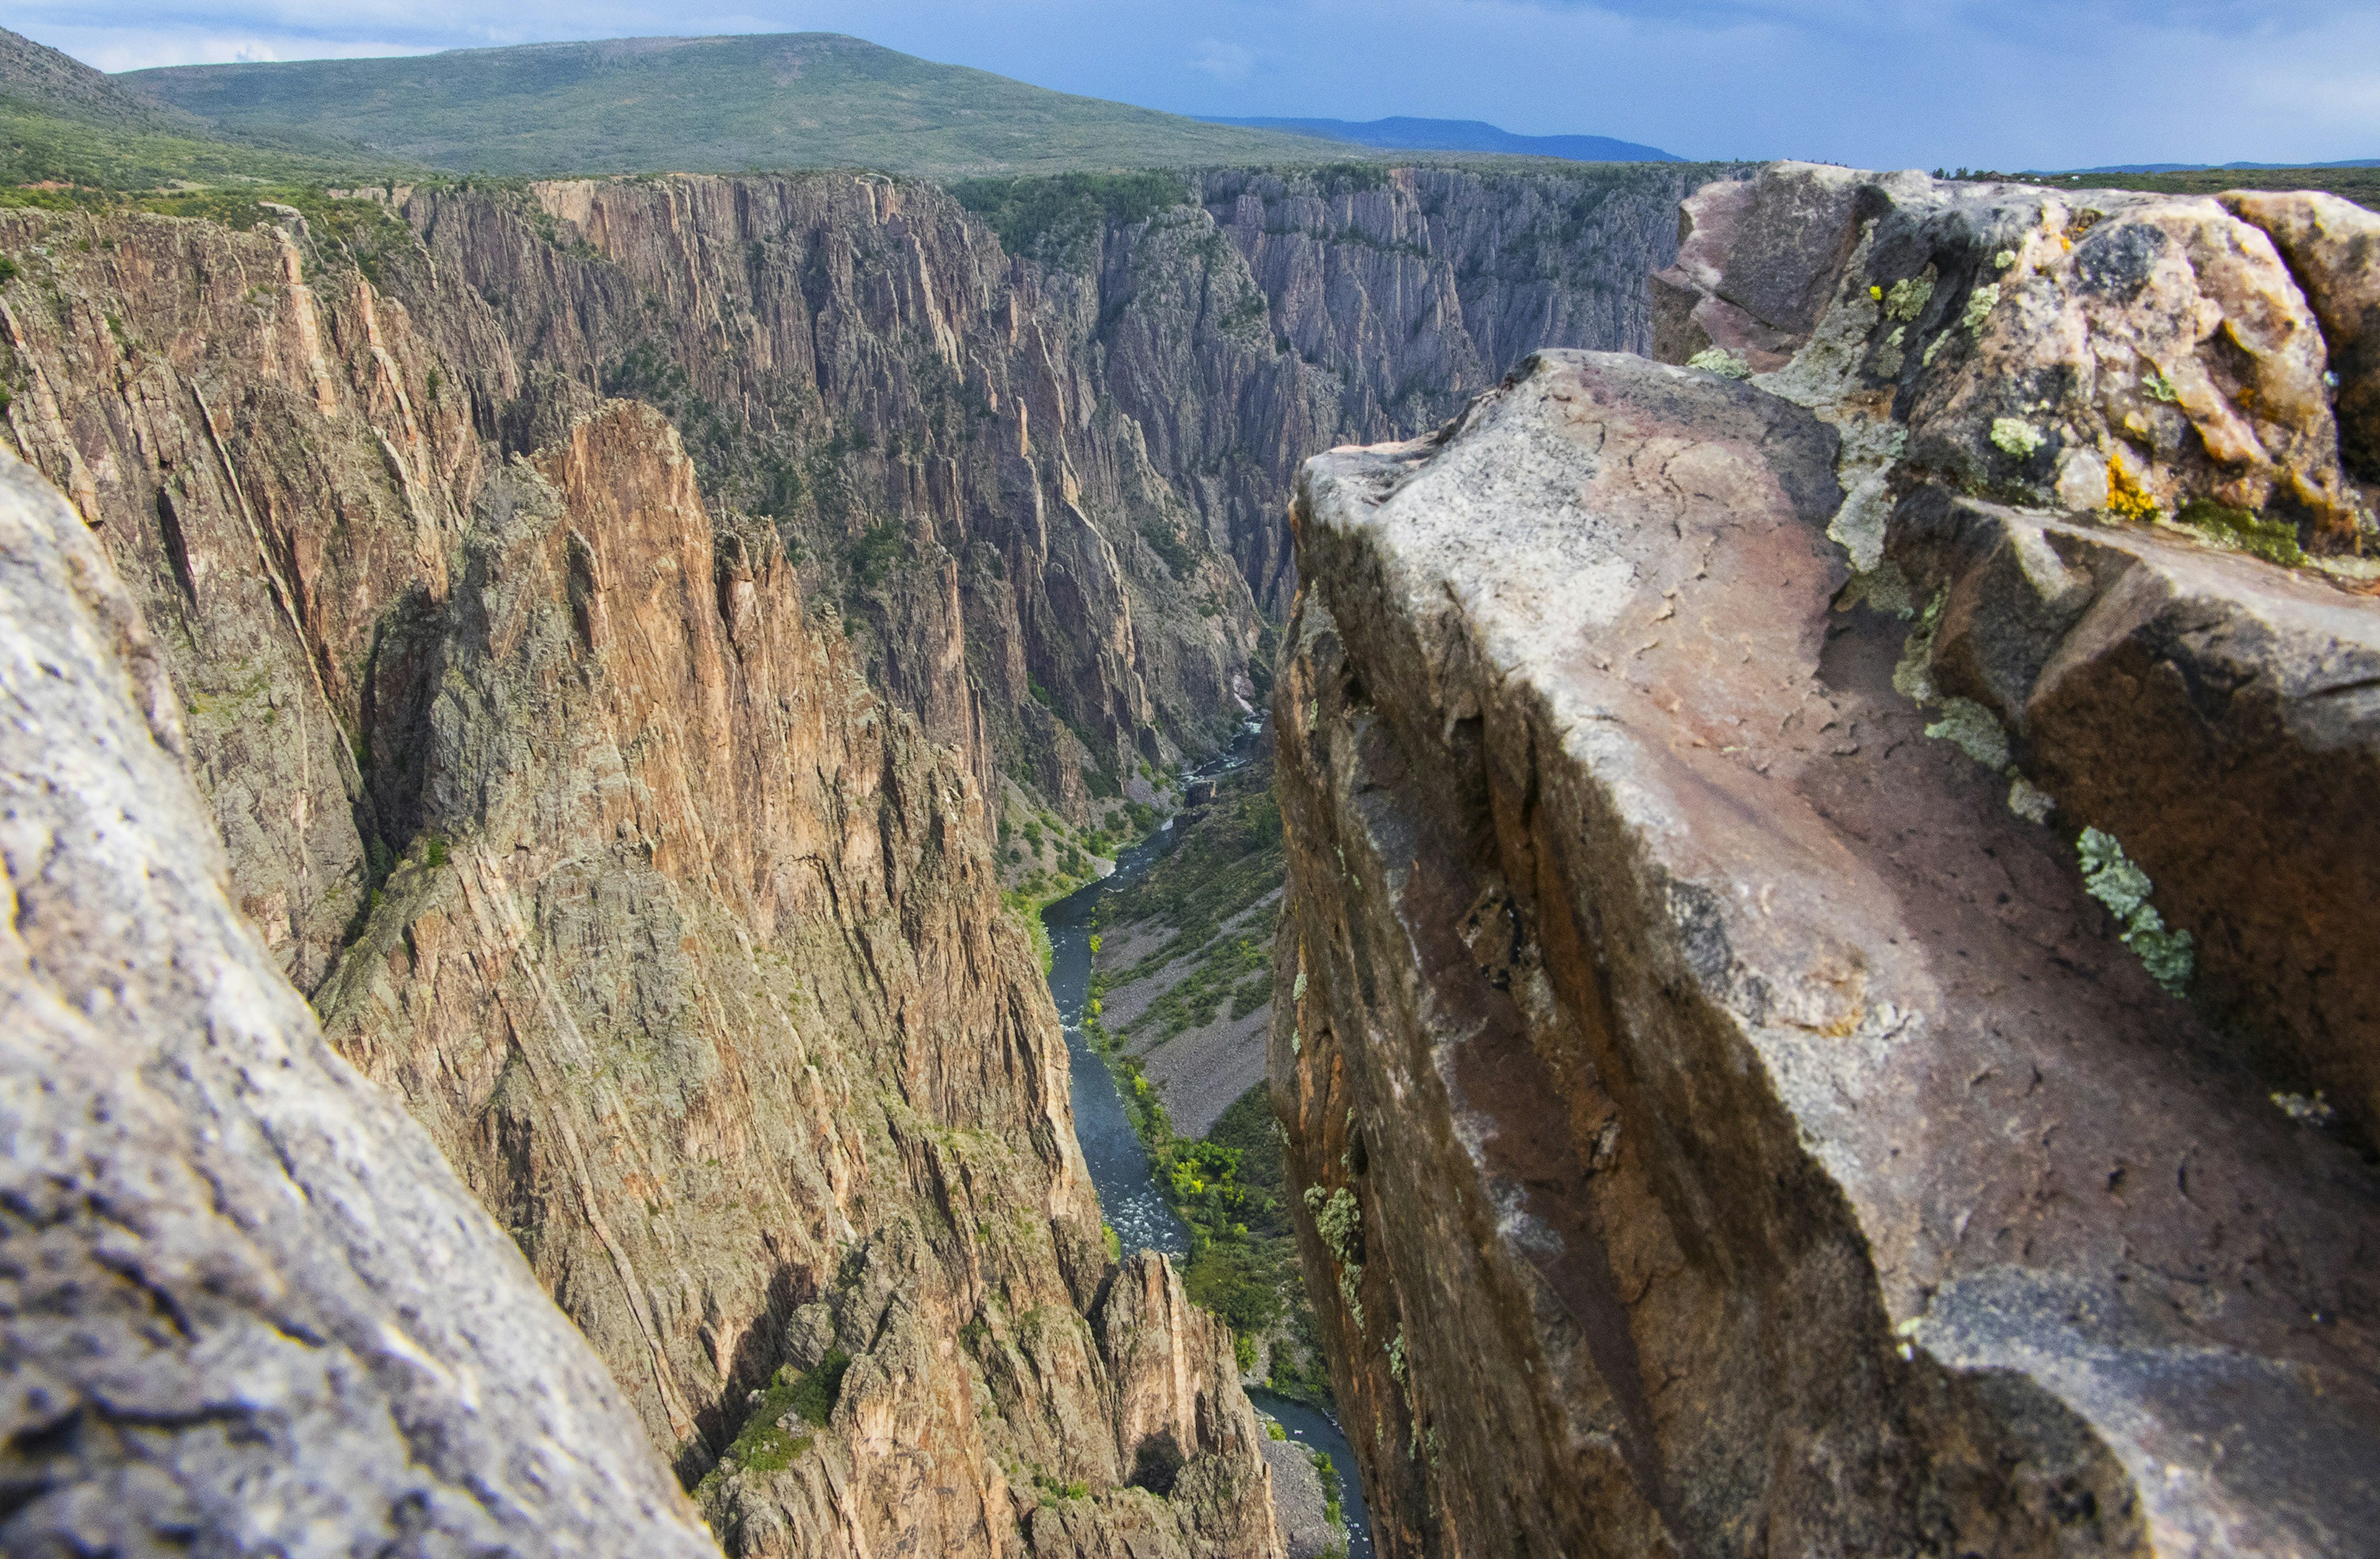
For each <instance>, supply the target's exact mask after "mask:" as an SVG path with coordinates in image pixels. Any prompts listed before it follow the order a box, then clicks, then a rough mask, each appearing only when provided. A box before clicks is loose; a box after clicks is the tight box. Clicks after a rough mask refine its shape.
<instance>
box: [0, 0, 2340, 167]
mask: <svg viewBox="0 0 2380 1559" xmlns="http://www.w3.org/2000/svg"><path fill="white" fill-rule="evenodd" d="M10 9H11V12H12V14H11V15H10V16H8V17H7V18H6V25H7V26H9V27H12V28H14V29H16V30H18V31H20V32H23V33H26V34H27V35H29V36H30V37H33V38H37V39H39V40H40V41H42V43H49V44H52V45H54V46H55V47H58V48H62V49H64V50H66V51H67V53H69V54H72V55H76V56H77V57H79V58H81V59H84V60H88V61H90V62H91V63H92V64H94V65H97V66H100V67H103V68H104V69H111V70H120V69H128V68H132V67H139V66H145V65H174V64H185V63H191V62H198V61H211V60H226V59H238V58H250V59H304V58H320V57H323V56H326V55H374V54H399V53H415V52H419V51H424V50H430V49H442V48H458V47H473V46H480V45H485V44H494V43H530V42H536V41H540V40H546V39H559V38H610V37H625V36H636V35H639V34H651V33H679V34H698V33H710V32H774V31H803V30H827V31H836V32H849V33H854V34H856V35H857V36H859V37H862V38H867V39H870V40H872V41H874V42H876V43H883V44H885V45H887V46H889V47H892V48H896V49H902V50H905V51H906V52H908V53H911V54H917V55H925V56H927V57H928V58H930V59H938V60H947V61H950V62H952V63H954V64H961V65H971V66H976V67H980V68H983V69H986V70H996V71H999V72H1000V73H1002V75H1007V76H1014V77H1018V78H1020V79H1024V80H1027V81H1032V82H1036V83H1038V84H1039V85H1042V86H1047V87H1055V88H1059V89H1061V90H1063V91H1075V92H1086V93H1089V94H1092V95H1095V96H1099V97H1111V98H1120V99H1123V100H1124V101H1126V102H1131V103H1139V104H1147V105H1149V106H1150V107H1154V108H1165V109H1171V110H1173V111H1175V112H1177V113H1188V114H1251V115H1252V114H1275V115H1290V116H1326V117H1336V118H1351V119H1368V118H1377V117H1379V116H1385V115H1392V114H1414V115H1422V116H1431V117H1439V118H1463V119H1486V120H1488V121H1490V122H1492V123H1495V124H1499V125H1501V126H1503V127H1504V128H1507V129H1511V130H1518V131H1522V132H1524V133H1528V134H1538V135H1548V134H1561V133H1583V134H1594V135H1611V136H1618V137H1621V139H1623V140H1636V141H1644V142H1648V143H1650V144H1653V145H1657V146H1661V147H1665V148H1667V149H1669V150H1670V151H1672V152H1679V153H1681V154H1683V155H1687V156H1747V157H1769V156H1796V157H1813V158H1822V159H1826V160H1828V161H1833V162H1843V163H1852V164H1862V165H1866V166H1873V167H1912V166H1915V167H1933V166H1937V165H1947V166H1957V165H1961V164H1964V165H1970V166H1975V167H1984V166H1991V167H2003V168H2019V167H2070V166H2087V165H2091V164H2102V163H2114V162H2132V161H2152V160H2153V161H2161V162H2163V161H2171V162H2228V161H2230V160H2233V159H2247V160H2252V161H2259V162H2289V161H2325V162H2326V161H2332V160H2337V159H2342V158H2349V157H2380V4H2374V3H2373V0H2360V3H2347V0H2283V3H2273V4H2263V5H2258V4H2250V3H2247V0H2162V3H2157V0H2059V3H2058V4H2045V3H2039V0H2004V3H2000V4H1973V5H1971V4H1937V5H1923V4H1916V3H1914V0H1835V3H1831V4H1828V3H1821V0H1678V3H1673V4H1666V5H1664V4H1656V3H1654V0H1213V3H1208V4H1183V3H1173V4H1160V3H1150V0H1098V3H1093V0H879V3H876V4H863V3H856V0H816V3H806V0H778V3H770V0H759V3H757V4H751V5H746V6H733V5H726V6H713V5H712V4H711V0H684V3H682V4H678V5H674V6H655V5H651V4H636V3H629V0H592V3H574V4H568V5H565V4H557V3H555V0H514V3H512V4H510V5H507V6H504V7H502V8H501V9H500V10H495V9H492V8H491V7H489V6H486V5H484V4H477V3H475V4H464V3H462V0H212V3H188V0H75V3H73V4H70V5H49V6H42V5H33V6H11V7H10Z"/></svg>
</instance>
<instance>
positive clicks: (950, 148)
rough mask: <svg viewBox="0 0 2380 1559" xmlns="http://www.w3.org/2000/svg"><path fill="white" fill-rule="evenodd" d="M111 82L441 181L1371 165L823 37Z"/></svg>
mask: <svg viewBox="0 0 2380 1559" xmlns="http://www.w3.org/2000/svg"><path fill="white" fill-rule="evenodd" d="M121 80H122V81H123V83H124V84H125V85H126V86H128V87H130V88H132V89H134V90H135V91H141V92H144V93H147V94H149V95H151V96H153V97H156V98H158V99H161V100H163V101H164V102H165V103H167V104H172V105H173V106H175V107H176V108H179V109H182V110H184V111H186V112H188V113H190V114H194V115H196V116H199V117H200V118H201V119H204V120H206V121H208V122H209V123H210V124H212V125H213V126H214V127H215V128H216V130H217V131H218V132H219V133H225V132H228V133H235V134H241V135H246V136H249V137H261V136H273V135H285V134H288V133H291V132H293V131H302V132H305V133H308V134H313V135H319V136H333V137H336V138H338V139H340V140H346V141H351V142H354V143H356V144H358V145H360V146H366V147H370V148H372V149H374V150H375V151H376V152H379V153H381V154H383V155H386V156H388V157H392V158H400V159H404V160H407V161H411V162H417V163H422V164H429V165H431V166H432V167H438V168H444V169H448V170H451V171H455V172H473V173H493V174H514V175H539V174H561V173H589V172H640V173H654V172H662V171H676V172H688V173H744V172H753V171H759V170H766V169H777V168H801V167H868V168H877V169H881V170H883V171H885V172H888V173H903V174H910V175H915V176H918V177H965V176H967V175H972V174H981V173H994V172H1003V171H1006V172H1044V173H1056V172H1063V171H1066V170H1070V169H1083V168H1128V167H1140V168H1147V167H1184V166H1196V165H1205V164H1219V163H1280V162H1295V163H1311V162H1315V161H1318V160H1319V159H1321V158H1324V157H1328V156H1332V155H1353V156H1356V157H1368V156H1374V155H1378V156H1382V157H1385V156H1387V155H1388V153H1385V152H1382V153H1374V152H1369V151H1368V150H1366V149H1364V148H1354V147H1340V146H1337V145H1335V144H1334V143H1330V142H1323V141H1317V140H1314V139H1312V138H1310V137H1305V136H1294V135H1288V134H1283V133H1280V132H1277V131H1271V130H1256V129H1246V128H1237V127H1233V126H1227V125H1209V124H1204V123H1201V122H1199V121H1197V120H1195V119H1185V118H1182V117H1180V116H1175V115H1171V114H1160V113H1158V112H1156V111H1155V110H1152V109H1146V108H1135V107H1132V106H1130V105H1128V104H1120V103H1108V102H1104V101H1101V100H1099V99H1097V98H1087V97H1075V96H1072V95H1070V94H1068V93H1064V92H1054V91H1048V90H1047V89H1044V88H1041V87H1035V86H1030V85H1027V84H1026V83H1025V82H1022V81H1015V80H1011V79H1007V78H1005V77H1002V76H995V75H992V74H991V73H990V72H988V71H982V70H969V69H965V68H963V67H957V66H949V65H938V64H935V63H933V62H932V61H929V60H923V59H917V58H915V57H913V56H911V55H903V54H898V53H895V52H894V51H892V50H891V49H885V48H880V47H878V46H877V45H875V44H873V43H866V42H863V41H862V40H859V39H856V38H847V37H843V36H840V35H837V34H834V33H822V32H808V33H776V34H765V35H757V36H746V37H735V38H644V39H615V40H611V41H608V42H602V43H533V44H527V45H522V46H519V47H514V48H503V49H460V50H454V51H450V52H448V53H445V54H437V55H416V56H413V57H410V58H402V59H356V60H306V61H291V62H287V63H273V64H246V65H205V66H178V67H169V68H164V69H157V70H143V71H137V72H134V73H132V74H130V75H128V76H127V77H124V78H121Z"/></svg>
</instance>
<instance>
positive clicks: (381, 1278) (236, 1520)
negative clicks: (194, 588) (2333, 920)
mask: <svg viewBox="0 0 2380 1559" xmlns="http://www.w3.org/2000/svg"><path fill="white" fill-rule="evenodd" d="M0 707H5V710H6V716H5V718H0V894H5V895H6V903H7V906H8V911H9V912H8V915H7V916H6V919H5V920H0V1056H5V1066H0V1072H5V1075H6V1079H7V1083H6V1104H5V1105H0V1120H4V1121H5V1123H6V1139H7V1144H8V1151H7V1153H6V1159H5V1161H0V1162H5V1165H6V1168H5V1174H6V1181H7V1189H6V1199H5V1200H6V1214H5V1216H0V1252H5V1254H6V1267H7V1270H8V1273H9V1283H8V1285H7V1288H6V1295H5V1297H0V1334H5V1337H6V1351H7V1358H8V1386H7V1395H6V1401H7V1404H8V1428H7V1440H6V1446H5V1449H0V1476H5V1478H6V1485H7V1488H8V1501H7V1508H6V1516H5V1517H4V1518H0V1544H5V1546H6V1547H7V1548H8V1549H9V1550H10V1551H11V1552H14V1553H66V1552H79V1553H97V1552H108V1553H164V1552H169V1551H187V1549H188V1545H189V1544H190V1542H191V1540H192V1538H193V1536H194V1535H197V1536H198V1537H200V1540H201V1541H204V1542H211V1543H212V1544H214V1545H216V1546H220V1547H224V1548H226V1549H228V1548H230V1547H234V1546H237V1547H239V1548H243V1549H252V1550H268V1549H269V1550H272V1551H275V1552H281V1553H354V1552H363V1551H370V1552H402V1553H460V1552H474V1553H484V1552H492V1551H499V1550H500V1551H503V1552H506V1553H525V1554H526V1553H550V1554H589V1553H656V1554H683V1555H688V1556H692V1555H696V1554H700V1553H709V1552H712V1551H713V1550H712V1547H711V1544H710V1541H708V1538H707V1537H706V1536H705V1534H703V1533H702V1531H701V1530H700V1529H699V1527H698V1523H697V1521H696V1518H695V1513H694V1511H693V1510H692V1509H691V1508H690V1507H689V1506H688V1504H687V1503H686V1498H685V1496H684V1495H683V1494H682V1493H680V1492H679V1491H678V1489H677V1488H676V1486H675V1485H674V1483H673V1482H672V1480H670V1478H669V1475H668V1472H667V1470H666V1468H664V1467H663V1465H662V1463H661V1462H660V1461H659V1460H658V1459H657V1458H656V1457H655V1456H654V1455H652V1451H651V1448H650V1445H649V1444H648V1443H647V1442H646V1440H645V1437H644V1435H643V1434H642V1433H641V1432H640V1431H639V1428H638V1425H637V1421H636V1418H635V1416H634V1415H633V1414H632V1412H631V1411H630V1410H629V1408H628V1406H627V1404H626V1403H625V1400H624V1399H623V1398H622V1396H621V1394H620V1393H619V1391H618V1389H617V1388H616V1387H615V1386H614V1385H613V1382H612V1380H611V1377H610V1376H609V1375H608V1374H607V1373H606V1371H605V1370H604V1368H603V1366H602V1364H601V1362H599V1361H598V1360H597V1358H596V1357H595V1354H594V1352H593V1351H592V1350H590V1349H589V1347H588V1346H587V1342H586V1339H585V1338H583V1337H581V1336H580V1335H579V1334H578V1332H577V1330H576V1329H575V1328H574V1327H572V1326H571V1324H570V1322H569V1321H567V1320H566V1319H565V1317H564V1315H563V1313H562V1312H561V1311H560V1310H559V1309H556V1308H555V1307H554V1305H553V1302H552V1301H551V1300H550V1299H548V1298H547V1297H546V1296H545V1295H544V1294H543V1293H542V1292H540V1289H539V1287H538V1285H537V1283H536V1280H535V1278H534V1277H533V1276H532V1274H531V1273H530V1272H529V1270H528V1266H527V1265H526V1264H525V1263H524V1262H523V1261H522V1260H521V1257H520V1252H519V1251H518V1250H517V1249H516V1248H515V1247H514V1245H513V1243H512V1241H511V1240H509V1239H507V1238H506V1237H505V1236H504V1231H503V1230H502V1229H500V1228H499V1227H497V1226H496V1224H494V1223H493V1222H492V1220H491V1219H490V1218H489V1216H488V1214H487V1213H486V1212H483V1211H482V1210H481V1208H480V1205H479V1203H478V1202H476V1201H474V1200H472V1197H471V1194H470V1190H469V1188H467V1187H466V1186H465V1185H464V1184H463V1182H462V1180H461V1179H460V1178H459V1177H458V1176H457V1175H456V1174H455V1169H454V1168H452V1167H450V1166H449V1165H448V1163H445V1162H444V1161H443V1160H442V1159H441V1158H440V1156H439V1154H438V1151H437V1148H436V1147H435V1145H433V1143H432V1142H431V1139H430V1138H429V1137H428V1135H426V1134H425V1133H424V1132H423V1131H422V1129H421V1127H419V1125H418V1124H417V1123H416V1122H414V1121H413V1120H410V1119H408V1118H407V1116H406V1114H405V1113H404V1111H403V1109H402V1108H401V1106H400V1105H399V1103H398V1102H397V1101H396V1100H395V1099H393V1098H392V1097H391V1096H389V1095H388V1094H387V1093H385V1092H383V1090H380V1089H378V1088H375V1087H374V1086H373V1085H372V1084H371V1083H370V1082H368V1081H367V1080H365V1079H364V1078H361V1077H359V1076H358V1074H357V1072H356V1070H355V1069H354V1068H353V1067H352V1066H350V1065H349V1064H348V1063H347V1062H346V1060H345V1059H343V1058H342V1057H341V1056H340V1055H339V1054H337V1053H336V1051H334V1049H333V1047H332V1046H330V1045H329V1044H326V1043H325V1042H324V1041H323V1037H322V1030H321V1029H320V1028H319V1027H318V1026H317V1024H316V1022H315V1019H314V1015H313V1014H312V1013H311V1012H310V1011H308V1010H307V1007H306V1004H305V1002H304V1001H303V1000H302V999H301V998H300V997H299V996H298V994H297V992H296V991H294V990H292V989H291V988H290V985H289V983H288V981H287V980H285V979H284V978H283V976H282V974H281V972H280V970H279V969H278V968H275V967H274V964H273V959H272V956H271V953H270V950H269V949H268V948H267V946H266V945H265V944H264V942H263V941H262V939H261V938H260V937H259V936H258V934H257V932H256V931H255V929H254V928H253V926H252V924H251V922H250V921H249V920H248V919H247V918H246V917H244V916H243V915H242V914H241V913H240V911H239V909H238V908H237V907H236V906H235V904H234V903H233V901H232V899H231V897H230V894H229V886H230V884H229V881H228V875H227V873H226V871H225V854H224V849H223V846H222V843H221V841H220V839H219V837H218V835H217V834H216V832H215V828H214V825H213V822H212V819H211V818H210V817H209V815H208V811H207V809H206V807H205V804H204V803H203V802H202V801H201V799H200V796H199V794H198V791H197V789H196V788H195V787H194V786H192V785H191V783H190V779H189V776H188V773H187V772H186V770H185V768H184V763H185V761H186V759H187V757H188V751H189V738H188V732H187V730H186V728H185V727H184V725H183V724H182V711H181V707H180V697H179V695H178V694H177V692H176V689H175V688H174V687H173V686H172V683H171V680H170V678H169V677H168V676H167V663H166V657H165V656H164V654H163V653H162V652H161V650H160V646H159V644H158V641H157V639H156V638H155V636H154V635H152V633H151V631H150V629H149V627H148V625H147V624H146V623H145V622H144V621H143V620H142V618H141V615H140V611H139V610H138V608H137V607H136V605H135V603H134V602H133V600H132V598H131V596H130V594H129V593H128V591H126V590H125V588H124V586H123V584H122V583H121V581H120V580H119V579H117V577H116V574H115V568H114V567H113V566H111V565H110V563H109V562H108V559H107V556H106V554H105V552H104V550H103V548H102V546H101V545H100V543H99V542H98V541H97V539H96V538H94V537H93V536H92V535H91V532H90V531H89V530H87V529H86V528H85V526H84V524H83V521H82V519H81V518H80V517H79V516H78V515H77V514H76V513H75V512H74V511H73V509H71V508H70V507H69V506H68V505H67V503H66V502H65V500H64V499H62V498H61V497H60V496H59V495H58V494H57V493H55V491H53V490H51V489H49V488H48V487H47V486H45V485H44V484H43V483H42V481H40V479H39V478H38V477H37V476H35V475H34V474H33V473H32V472H31V471H30V470H29V469H27V468H26V467H25V466H24V465H22V464H21V463H19V462H18V461H17V460H16V459H14V458H13V457H0Z"/></svg>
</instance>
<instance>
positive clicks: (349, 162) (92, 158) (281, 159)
mask: <svg viewBox="0 0 2380 1559" xmlns="http://www.w3.org/2000/svg"><path fill="white" fill-rule="evenodd" d="M385 161H386V159H383V158H378V157H374V156H372V155H370V154H369V153H364V152H360V151H358V149H354V148H346V147H328V146H324V145H322V143H320V142H319V141H316V140H312V139H311V138H310V137H300V138H298V139H297V140H287V139H284V140H281V141H280V142H279V143H277V144H274V145H239V144H234V143H232V142H229V141H226V140H223V139H222V138H221V137H219V136H218V135H216V134H215V133H214V132H213V131H212V130H210V129H209V128H208V127H207V126H206V124H205V123H204V122H203V121H201V120H200V119H198V118H197V117H195V116H191V115H189V114H186V113H184V112H182V111H181V110H179V109H176V108H174V107H172V106H170V105H168V104H160V103H155V102H152V101H150V100H149V99H147V98H145V97H142V96H140V94H138V93H135V92H130V91H126V90H125V88H124V87H123V85H122V84H121V83H120V82H119V81H117V80H116V79H114V78H112V77H108V76H104V75H103V74H101V73H100V72H99V71H96V70H93V69H92V68H91V67H89V66H87V65H85V64H83V63H82V62H81V61H80V60H78V59H75V58H72V57H71V56H69V55H62V54H60V53H58V51H56V50H55V49H50V48H44V47H43V46H42V45H41V44H39V43H34V42H33V41H32V40H30V39H29V38H23V37H19V36H18V34H16V33H14V32H10V31H8V30H6V29H5V28H0V185H9V186H19V187H21V186H27V185H47V186H64V187H67V189H68V190H73V191H77V192H79V193H82V194H84V195H86V196H87V195H89V194H91V193H99V192H107V191H121V190H135V189H175V188H179V187H186V186H190V185H212V184H254V183H283V184H289V183H307V182H320V181H322V180H331V179H344V178H352V177H358V170H371V169H377V168H379V167H381V166H382V165H383V164H384V163H385ZM48 192H50V193H53V194H63V193H64V191H60V190H55V189H54V190H51V191H48ZM69 198H70V197H69ZM17 203H19V204H22V203H27V202H24V201H18V202H17Z"/></svg>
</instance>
